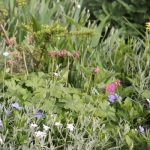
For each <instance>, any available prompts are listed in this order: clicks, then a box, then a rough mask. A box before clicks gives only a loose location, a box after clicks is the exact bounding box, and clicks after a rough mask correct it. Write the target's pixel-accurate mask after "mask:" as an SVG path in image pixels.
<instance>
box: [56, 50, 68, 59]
mask: <svg viewBox="0 0 150 150" xmlns="http://www.w3.org/2000/svg"><path fill="white" fill-rule="evenodd" d="M66 55H67V51H66V49H64V50H61V51H60V52H59V55H58V56H60V57H65V56H66Z"/></svg>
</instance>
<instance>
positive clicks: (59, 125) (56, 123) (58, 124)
mask: <svg viewBox="0 0 150 150" xmlns="http://www.w3.org/2000/svg"><path fill="white" fill-rule="evenodd" d="M55 126H57V127H62V126H63V124H62V123H60V122H55Z"/></svg>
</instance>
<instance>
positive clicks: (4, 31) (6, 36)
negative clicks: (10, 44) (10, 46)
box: [0, 24, 9, 41]
mask: <svg viewBox="0 0 150 150" xmlns="http://www.w3.org/2000/svg"><path fill="white" fill-rule="evenodd" d="M0 27H1V29H2V31H3V33H4V36H5V38H6V40H7V41H9V37H8V35H7V33H6V30H5V29H4V27H3V25H2V24H1V25H0Z"/></svg>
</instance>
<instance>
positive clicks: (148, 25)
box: [146, 22, 150, 31]
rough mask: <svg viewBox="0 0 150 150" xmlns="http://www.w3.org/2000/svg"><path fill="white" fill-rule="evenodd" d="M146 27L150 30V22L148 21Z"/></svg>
mask: <svg viewBox="0 0 150 150" xmlns="http://www.w3.org/2000/svg"><path fill="white" fill-rule="evenodd" d="M146 29H147V30H148V31H150V22H146Z"/></svg>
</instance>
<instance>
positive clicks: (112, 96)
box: [108, 93, 122, 103]
mask: <svg viewBox="0 0 150 150" xmlns="http://www.w3.org/2000/svg"><path fill="white" fill-rule="evenodd" d="M116 99H118V100H120V101H121V100H122V97H121V96H119V95H118V94H116V93H115V94H112V95H109V96H108V100H109V102H110V103H114V102H115V100H116Z"/></svg>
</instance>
